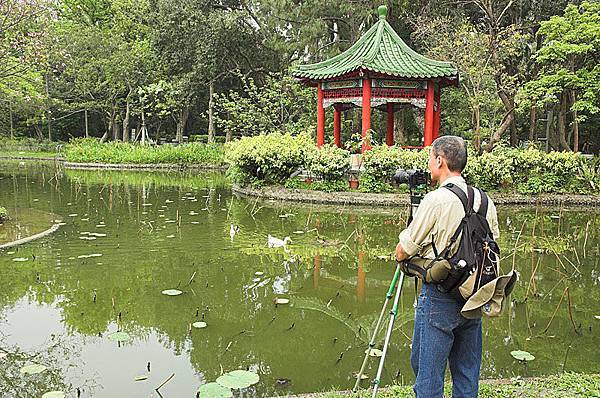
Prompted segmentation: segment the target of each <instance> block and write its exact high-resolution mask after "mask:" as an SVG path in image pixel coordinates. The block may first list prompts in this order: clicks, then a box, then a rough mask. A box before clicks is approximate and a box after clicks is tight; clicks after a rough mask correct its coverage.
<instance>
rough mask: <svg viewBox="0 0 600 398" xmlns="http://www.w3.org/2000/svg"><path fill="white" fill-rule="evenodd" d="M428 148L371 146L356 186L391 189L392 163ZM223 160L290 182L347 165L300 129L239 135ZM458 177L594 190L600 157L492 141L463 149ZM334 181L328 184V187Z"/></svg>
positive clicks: (406, 161)
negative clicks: (482, 149) (486, 148)
mask: <svg viewBox="0 0 600 398" xmlns="http://www.w3.org/2000/svg"><path fill="white" fill-rule="evenodd" d="M428 156H429V149H428V148H425V149H421V150H406V149H401V148H399V147H388V146H387V145H378V146H374V147H373V149H372V150H371V151H369V152H367V153H365V154H364V155H363V161H362V162H363V166H364V171H363V172H362V173H361V175H360V189H361V190H362V191H365V192H392V191H394V190H395V188H394V186H393V185H392V177H393V175H394V172H395V171H396V170H397V169H398V168H404V169H414V168H421V169H424V170H426V169H427V161H428ZM226 161H227V162H228V163H229V164H230V165H231V168H230V170H231V175H232V176H233V178H234V181H235V182H238V183H242V184H247V183H253V184H265V183H266V184H281V185H287V186H296V185H298V184H297V183H295V182H293V181H289V182H288V179H289V178H290V176H291V175H292V173H294V172H295V171H297V170H299V169H305V170H307V171H309V172H310V173H311V174H313V175H315V176H317V177H319V178H320V179H321V180H322V181H323V182H327V183H336V182H338V181H340V180H342V179H343V178H344V176H345V174H346V171H347V169H348V167H349V154H348V152H347V151H345V150H343V149H339V148H336V147H333V146H331V145H329V146H324V147H322V148H321V149H320V150H319V149H317V148H316V147H315V145H314V142H313V141H312V139H311V138H310V137H309V136H308V135H305V134H301V135H298V136H292V135H290V134H279V133H277V134H269V135H260V136H255V137H245V138H242V139H241V140H238V141H234V142H232V143H230V144H227V146H226ZM463 174H464V176H465V178H466V179H467V181H468V182H469V184H472V185H475V186H478V187H480V188H483V189H486V190H488V191H499V190H500V191H515V192H518V193H521V194H540V193H577V194H592V193H594V194H597V193H600V189H599V187H600V160H599V159H598V158H597V157H596V158H594V159H587V158H585V157H583V156H582V155H581V154H579V153H572V152H550V153H546V152H543V151H540V150H539V149H536V148H533V147H530V148H527V149H521V148H511V147H505V146H498V147H496V148H495V149H494V150H493V151H492V152H489V153H483V154H481V155H477V154H476V153H475V151H474V150H473V149H472V148H470V149H469V159H468V163H467V167H466V169H465V171H464V173H463ZM332 186H336V184H328V187H329V188H331V187H332Z"/></svg>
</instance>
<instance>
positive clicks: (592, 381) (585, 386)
mask: <svg viewBox="0 0 600 398" xmlns="http://www.w3.org/2000/svg"><path fill="white" fill-rule="evenodd" d="M451 391H452V386H451V385H449V384H447V385H446V391H445V394H444V395H445V396H446V397H450V396H451ZM310 396H311V397H313V398H342V397H347V396H348V393H344V392H335V391H334V392H327V393H315V394H310ZM358 396H359V397H361V398H363V397H365V398H366V397H370V396H371V390H370V389H369V390H362V391H361V392H360V393H359V395H358ZM414 396H415V395H414V393H413V391H412V387H411V386H394V387H390V388H386V389H384V390H381V392H380V393H378V397H380V398H412V397H414ZM479 397H480V398H500V397H502V398H538V397H545V398H571V397H573V398H574V397H600V375H598V374H594V375H588V374H581V373H564V374H562V375H556V376H548V377H543V378H533V379H511V380H507V381H504V380H502V381H496V380H490V381H485V382H482V383H481V384H480V386H479Z"/></svg>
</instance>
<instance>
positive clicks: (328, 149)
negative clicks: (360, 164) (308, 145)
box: [307, 144, 350, 181]
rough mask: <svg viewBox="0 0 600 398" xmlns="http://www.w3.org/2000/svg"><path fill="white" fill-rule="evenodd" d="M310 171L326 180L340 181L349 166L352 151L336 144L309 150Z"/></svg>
mask: <svg viewBox="0 0 600 398" xmlns="http://www.w3.org/2000/svg"><path fill="white" fill-rule="evenodd" d="M307 155H308V159H307V168H308V170H309V172H310V173H311V174H313V175H315V176H317V177H319V178H321V179H323V180H324V181H338V180H341V179H342V178H344V176H345V175H346V172H347V171H348V168H349V157H350V153H349V152H348V151H346V150H344V149H341V148H338V147H336V146H335V145H331V144H328V145H324V146H323V147H321V148H319V149H317V150H314V151H309V152H307Z"/></svg>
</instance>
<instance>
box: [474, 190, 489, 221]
mask: <svg viewBox="0 0 600 398" xmlns="http://www.w3.org/2000/svg"><path fill="white" fill-rule="evenodd" d="M477 190H478V191H479V195H480V196H481V204H480V205H479V209H477V214H479V215H480V216H482V217H485V216H486V215H487V210H488V203H489V200H488V196H487V194H486V193H485V192H483V189H479V188H477Z"/></svg>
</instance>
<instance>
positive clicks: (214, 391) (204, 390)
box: [198, 383, 233, 398]
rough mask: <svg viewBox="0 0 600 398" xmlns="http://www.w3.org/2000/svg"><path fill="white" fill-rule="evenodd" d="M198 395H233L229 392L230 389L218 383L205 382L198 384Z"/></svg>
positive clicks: (211, 397)
mask: <svg viewBox="0 0 600 398" xmlns="http://www.w3.org/2000/svg"><path fill="white" fill-rule="evenodd" d="M198 396H199V397H200V398H231V397H233V392H231V389H229V388H227V387H223V386H222V385H220V384H218V383H207V384H202V385H201V386H200V388H199V389H198Z"/></svg>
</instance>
